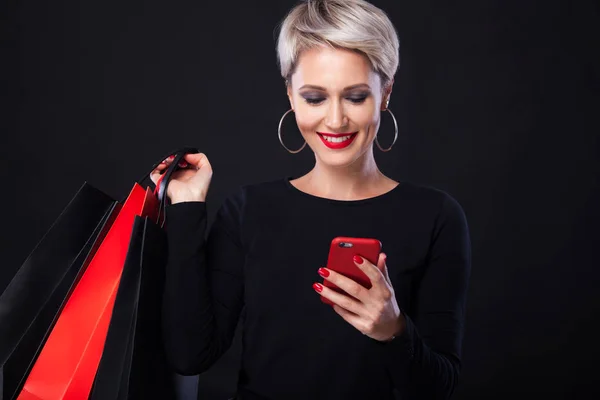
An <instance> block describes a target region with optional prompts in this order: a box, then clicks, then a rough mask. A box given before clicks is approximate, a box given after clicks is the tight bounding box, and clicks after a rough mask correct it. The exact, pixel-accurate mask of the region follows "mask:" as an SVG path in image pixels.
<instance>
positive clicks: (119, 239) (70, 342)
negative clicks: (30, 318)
mask: <svg viewBox="0 0 600 400" xmlns="http://www.w3.org/2000/svg"><path fill="white" fill-rule="evenodd" d="M156 206H157V205H156V199H155V198H154V196H153V194H152V193H151V192H150V191H149V189H146V190H144V189H143V188H142V187H141V186H140V185H139V184H137V183H136V184H135V185H134V187H133V189H132V191H131V193H130V195H129V197H128V198H127V200H126V201H125V203H124V204H123V206H122V208H121V210H120V211H119V213H118V215H117V216H116V219H115V221H114V223H113V224H112V226H111V228H110V230H109V231H108V233H107V235H106V237H105V239H104V241H103V242H102V244H101V245H100V247H99V248H98V250H97V251H96V253H95V254H94V256H93V258H92V260H91V262H90V264H89V266H88V267H87V269H86V271H85V272H84V273H83V275H82V276H81V279H80V280H79V282H78V283H77V286H76V287H75V289H74V290H73V292H72V294H71V295H70V297H69V299H68V300H67V303H66V305H65V307H64V309H63V310H62V312H61V314H60V316H59V317H58V320H57V321H56V324H55V325H54V327H53V329H52V332H51V333H50V335H49V337H48V339H47V341H46V343H45V344H44V346H43V348H42V350H41V352H40V354H39V356H38V358H37V360H36V362H35V364H34V365H33V368H32V369H31V372H30V374H29V376H28V377H27V380H26V381H25V384H24V386H23V389H22V391H21V393H20V394H19V397H18V399H19V400H58V399H65V400H66V399H77V400H81V399H86V398H87V397H88V395H89V392H90V389H91V387H92V383H93V380H94V376H95V374H96V370H97V367H98V363H99V361H100V357H101V355H102V349H103V346H104V341H105V339H106V333H107V330H108V325H109V323H110V317H111V313H112V307H113V304H114V301H115V297H116V293H117V288H118V285H119V280H120V278H121V272H122V268H123V265H124V261H125V256H126V253H127V249H128V246H129V239H130V236H131V232H132V228H133V221H134V218H135V216H136V215H148V214H149V213H152V211H155V210H156Z"/></svg>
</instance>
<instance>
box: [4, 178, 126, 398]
mask: <svg viewBox="0 0 600 400" xmlns="http://www.w3.org/2000/svg"><path fill="white" fill-rule="evenodd" d="M116 210H117V202H116V200H114V199H113V198H111V197H110V196H108V195H106V194H105V193H103V192H101V191H100V190H98V189H96V188H94V187H93V186H91V185H89V184H87V183H84V184H83V186H82V187H81V188H80V189H79V190H78V191H77V193H76V194H75V196H74V197H73V198H72V200H71V201H70V202H69V204H68V205H67V206H66V207H65V209H64V210H63V211H62V213H61V214H60V216H59V217H58V219H57V220H56V221H55V222H54V224H53V225H52V227H51V228H50V229H49V230H48V232H47V233H46V234H45V235H44V237H43V238H42V239H41V240H40V242H39V243H38V244H37V246H36V247H35V249H34V250H33V251H32V252H31V253H30V255H29V256H28V257H27V259H26V260H25V262H24V263H23V264H22V265H21V267H20V268H19V269H18V271H17V273H16V275H15V276H14V278H13V279H12V280H11V282H10V283H9V284H8V286H7V288H6V289H5V290H4V292H3V293H2V295H0V368H1V370H0V399H6V400H9V399H13V398H14V397H15V396H16V395H17V394H18V392H19V390H20V388H21V386H22V385H23V383H24V381H25V379H26V377H27V375H28V374H29V371H30V369H31V367H32V365H33V363H34V361H35V359H36V358H37V356H38V354H39V351H40V349H41V348H42V346H43V344H44V342H45V340H46V338H47V336H48V334H49V332H50V331H51V329H52V326H53V324H54V322H55V321H56V319H57V317H58V315H59V314H60V312H61V310H62V307H63V305H64V304H65V300H66V299H67V298H68V296H69V294H70V292H71V289H72V288H73V287H74V286H75V284H76V282H77V280H78V278H79V277H80V276H81V274H82V273H83V271H85V267H86V265H87V264H88V263H89V261H90V260H91V258H92V256H93V254H94V252H95V250H96V248H97V247H98V245H99V244H100V243H101V241H102V239H103V238H104V235H105V234H106V232H107V231H108V228H110V225H111V223H112V220H113V216H114V215H115V214H116V212H115V211H116Z"/></svg>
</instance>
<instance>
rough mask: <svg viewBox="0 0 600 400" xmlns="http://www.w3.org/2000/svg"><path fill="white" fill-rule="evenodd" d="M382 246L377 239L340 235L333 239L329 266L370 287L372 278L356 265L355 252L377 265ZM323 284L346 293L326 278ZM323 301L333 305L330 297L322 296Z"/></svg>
mask: <svg viewBox="0 0 600 400" xmlns="http://www.w3.org/2000/svg"><path fill="white" fill-rule="evenodd" d="M381 247H382V244H381V242H380V241H379V240H377V239H371V238H354V237H344V236H338V237H336V238H334V239H333V240H332V241H331V246H330V247H329V257H328V258H327V268H328V269H331V270H333V271H336V272H339V273H340V274H343V275H345V276H347V277H348V278H350V279H352V280H354V281H356V282H357V283H359V284H360V285H362V286H364V287H366V288H370V287H371V280H370V279H369V277H367V275H365V273H364V272H362V271H361V270H360V268H358V267H357V266H356V264H355V263H354V260H353V257H354V255H355V254H358V255H359V256H361V257H363V258H365V259H367V260H369V261H370V262H371V263H372V264H374V265H377V259H378V258H379V253H381ZM323 286H326V287H328V288H331V289H333V290H335V291H336V292H339V293H345V292H344V291H343V290H342V289H340V288H338V287H337V286H336V285H334V284H333V283H331V282H329V281H328V280H326V279H324V280H323ZM321 301H322V302H323V303H326V304H329V305H333V303H332V302H331V301H330V300H329V299H327V298H325V297H323V296H321Z"/></svg>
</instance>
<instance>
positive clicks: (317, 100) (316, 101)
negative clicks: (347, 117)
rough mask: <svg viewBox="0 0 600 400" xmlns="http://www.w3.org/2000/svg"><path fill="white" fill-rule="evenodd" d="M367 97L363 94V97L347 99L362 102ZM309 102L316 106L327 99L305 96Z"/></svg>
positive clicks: (352, 101) (356, 102) (355, 102)
mask: <svg viewBox="0 0 600 400" xmlns="http://www.w3.org/2000/svg"><path fill="white" fill-rule="evenodd" d="M366 98H367V96H361V97H346V100H349V101H350V102H351V103H353V104H361V103H362V102H364V101H365V99H366ZM304 100H305V101H306V102H307V103H308V104H310V105H313V106H316V105H317V104H319V103H321V102H322V101H323V100H325V99H324V98H305V99H304Z"/></svg>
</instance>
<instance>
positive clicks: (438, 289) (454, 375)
mask: <svg viewBox="0 0 600 400" xmlns="http://www.w3.org/2000/svg"><path fill="white" fill-rule="evenodd" d="M470 271H471V245H470V238H469V232H468V226H467V221H466V218H465V216H464V213H463V210H462V208H461V207H460V205H459V204H458V203H457V202H456V201H455V200H454V199H453V198H452V197H450V196H449V195H447V194H444V198H443V200H442V204H441V207H440V212H439V215H438V217H437V220H436V224H435V227H434V230H433V232H432V240H431V246H430V251H429V254H428V256H427V261H426V264H425V266H424V269H423V272H422V275H421V276H420V280H419V282H418V284H417V289H416V290H417V292H416V294H415V298H414V302H415V303H414V306H412V307H411V309H410V311H409V312H408V313H409V315H407V314H406V313H405V314H404V315H405V319H406V328H405V330H404V332H403V333H402V334H401V335H400V336H399V337H398V338H396V339H395V340H393V341H392V342H389V343H386V344H384V349H385V351H386V354H387V356H388V363H389V364H388V365H389V367H390V370H391V375H392V379H393V381H394V385H395V386H396V388H397V389H398V390H399V391H400V392H401V393H402V394H403V395H404V396H405V397H403V398H410V399H447V398H450V396H451V395H452V393H453V392H454V388H455V387H456V385H457V382H458V376H459V372H460V368H461V363H460V357H461V344H462V338H463V332H464V313H465V303H466V294H467V286H468V282H469V277H470ZM399 306H400V308H402V304H400V305H399Z"/></svg>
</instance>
